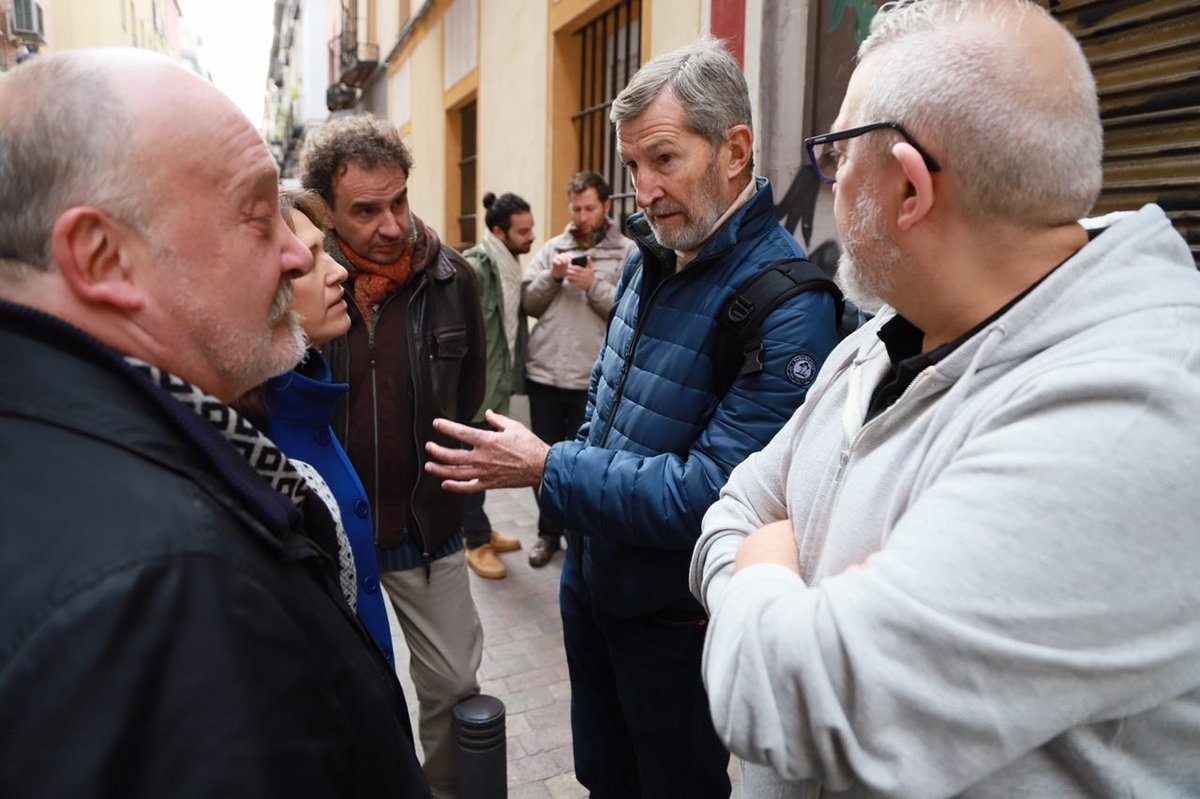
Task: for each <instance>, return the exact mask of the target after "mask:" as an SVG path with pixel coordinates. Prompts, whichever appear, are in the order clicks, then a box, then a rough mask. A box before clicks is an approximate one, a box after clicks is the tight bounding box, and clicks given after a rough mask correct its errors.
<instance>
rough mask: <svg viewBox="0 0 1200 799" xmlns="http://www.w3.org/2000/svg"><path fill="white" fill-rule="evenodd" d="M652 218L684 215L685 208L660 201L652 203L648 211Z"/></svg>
mask: <svg viewBox="0 0 1200 799" xmlns="http://www.w3.org/2000/svg"><path fill="white" fill-rule="evenodd" d="M646 211H647V213H648V214H649V215H650V216H662V215H663V214H682V213H683V212H684V210H683V206H682V205H679V204H677V203H671V202H663V201H659V202H656V203H650V207H649V208H647V209H646Z"/></svg>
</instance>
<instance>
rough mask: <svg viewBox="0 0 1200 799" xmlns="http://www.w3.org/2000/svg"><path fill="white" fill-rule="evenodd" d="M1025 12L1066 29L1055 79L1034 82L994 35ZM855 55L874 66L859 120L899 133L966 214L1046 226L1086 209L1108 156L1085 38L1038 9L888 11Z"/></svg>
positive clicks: (910, 4)
mask: <svg viewBox="0 0 1200 799" xmlns="http://www.w3.org/2000/svg"><path fill="white" fill-rule="evenodd" d="M1027 15H1040V16H1041V17H1043V18H1045V20H1047V21H1050V22H1051V23H1052V24H1053V25H1055V26H1057V27H1058V30H1059V32H1060V33H1061V38H1062V41H1063V47H1062V56H1063V57H1062V58H1061V59H1060V60H1061V62H1062V65H1061V66H1062V68H1061V70H1059V71H1058V72H1057V73H1056V74H1053V75H1045V74H1035V71H1034V70H1033V69H1032V68H1031V67H1030V66H1029V65H1028V63H1027V62H1026V61H1025V59H1023V58H1021V57H1019V56H1018V55H1017V54H1015V53H1014V52H1013V50H1012V42H1013V38H1012V37H1011V36H1008V37H1006V36H1003V35H997V34H996V31H1005V30H1011V29H1013V28H1015V27H1016V26H1017V25H1019V24H1020V23H1021V22H1022V20H1026V19H1027ZM858 57H859V60H860V61H862V60H864V59H866V58H868V57H871V58H872V60H873V61H874V62H875V63H874V68H873V70H872V73H871V81H870V83H869V84H868V85H867V86H866V89H865V92H864V96H863V102H862V106H861V119H860V120H859V123H860V124H866V123H870V122H878V121H890V122H899V123H901V124H902V125H904V126H905V127H906V128H907V129H908V130H909V131H910V132H912V134H913V136H915V137H916V138H917V140H918V141H920V142H921V144H922V145H923V146H924V147H925V148H926V149H928V150H929V151H930V153H931V154H932V155H933V157H934V158H936V159H937V160H938V161H939V163H940V164H941V165H942V166H943V167H944V168H945V173H944V174H945V180H947V181H950V182H952V184H953V185H954V186H956V187H957V189H958V191H959V193H960V196H961V199H962V206H961V210H962V212H963V213H964V214H965V215H967V216H968V218H971V219H979V220H983V219H993V220H1000V221H1007V222H1010V223H1015V224H1018V225H1022V226H1040V225H1045V224H1064V223H1067V222H1072V221H1075V220H1077V219H1080V218H1081V217H1084V216H1086V215H1087V213H1088V212H1089V211H1090V210H1091V208H1092V205H1093V204H1094V203H1095V201H1096V197H1097V196H1098V195H1099V193H1100V185H1101V181H1102V168H1101V159H1102V156H1103V149H1104V142H1103V128H1102V126H1101V123H1100V112H1099V105H1098V101H1097V97H1096V84H1095V80H1094V79H1093V77H1092V73H1091V70H1090V69H1089V67H1088V63H1087V59H1086V58H1085V57H1084V55H1083V51H1082V50H1081V49H1080V47H1079V44H1078V42H1076V41H1075V40H1074V39H1073V38H1072V37H1071V35H1070V34H1069V33H1068V32H1067V31H1066V29H1065V28H1062V26H1061V25H1060V24H1059V23H1058V22H1056V21H1054V20H1053V18H1052V17H1050V15H1049V13H1048V12H1047V11H1045V9H1043V8H1041V7H1040V6H1038V5H1037V4H1036V3H1033V2H1029V0H1005V2H999V3H997V2H990V3H980V2H978V0H900V1H899V2H891V3H887V4H885V5H884V6H883V7H882V8H881V9H880V11H879V13H878V14H876V16H875V18H874V19H873V20H872V22H871V34H870V36H869V37H868V38H867V39H866V40H865V41H864V42H863V43H862V46H861V47H860V48H859V51H858ZM885 141H886V139H885Z"/></svg>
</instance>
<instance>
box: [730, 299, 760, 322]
mask: <svg viewBox="0 0 1200 799" xmlns="http://www.w3.org/2000/svg"><path fill="white" fill-rule="evenodd" d="M753 313H754V303H752V302H750V300H748V299H746V298H745V297H743V296H742V295H741V294H738V295H736V296H734V298H733V301H732V302H730V303H729V312H728V317H729V321H730V322H733V323H734V324H735V325H740V324H741V323H742V322H745V321H746V320H747V319H749V318H750V316H751V315H752V314H753Z"/></svg>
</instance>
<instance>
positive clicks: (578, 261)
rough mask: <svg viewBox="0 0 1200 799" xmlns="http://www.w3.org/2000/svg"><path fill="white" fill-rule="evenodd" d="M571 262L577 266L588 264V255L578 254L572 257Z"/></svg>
mask: <svg viewBox="0 0 1200 799" xmlns="http://www.w3.org/2000/svg"><path fill="white" fill-rule="evenodd" d="M571 263H572V264H573V265H575V266H587V264H588V257H587V256H586V255H576V256H575V257H574V258H572V259H571Z"/></svg>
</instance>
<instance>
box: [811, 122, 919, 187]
mask: <svg viewBox="0 0 1200 799" xmlns="http://www.w3.org/2000/svg"><path fill="white" fill-rule="evenodd" d="M881 128H890V129H891V130H894V131H896V132H897V133H899V134H900V135H901V136H903V137H904V140H905V141H906V142H908V143H909V144H911V145H912V147H913V149H914V150H916V151H917V152H918V153H920V154H921V158H923V159H924V160H925V166H926V167H928V168H929V171H930V172H937V171H938V170H940V169H941V168H942V167H941V166H940V165H939V164H938V162H937V161H935V160H933V156H931V155H930V154H929V153H927V152H925V148H924V147H922V146H921V145H919V144H917V140H916V139H914V138H913V137H912V134H911V133H909V132H908V131H907V130H905V129H904V126H903V125H901V124H900V123H899V122H875V123H872V124H870V125H863V126H862V127H858V128H850V129H849V130H839V131H837V132H836V133H823V134H821V135H820V136H810V137H809V138H807V139H805V140H804V146H805V147H807V148H808V162H809V163H810V164H812V168H813V171H814V172H816V173H817V178H818V179H819V180H820V181H821V182H822V183H828V184H830V185H833V184H834V183H837V168H838V161H839V159H840V158H841V154H840V153H839V152H838V151H837V148H835V147H833V146H832V145H833V143H834V142H835V141H845V140H846V139H853V138H857V137H858V136H861V135H863V134H864V133H870V132H871V131H873V130H880V129H881Z"/></svg>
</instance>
